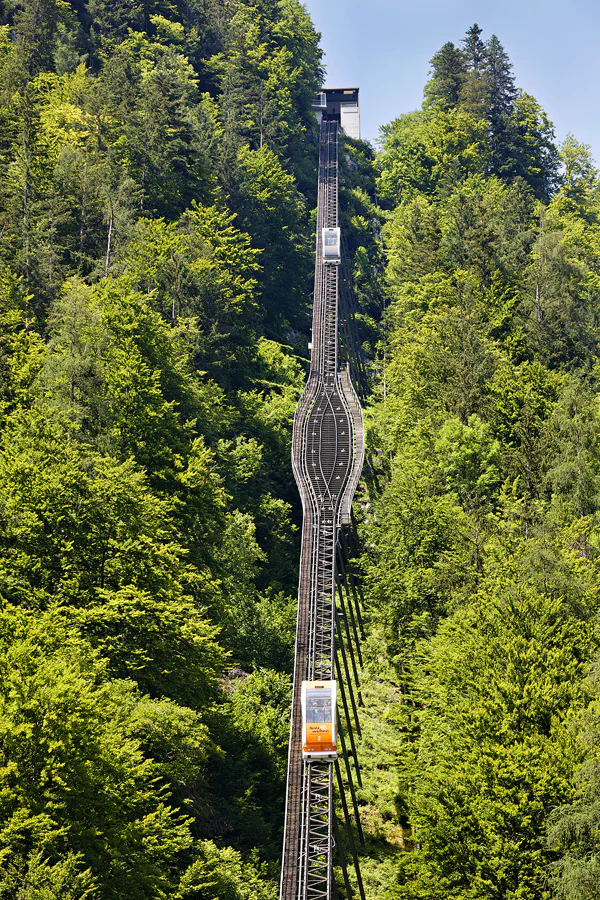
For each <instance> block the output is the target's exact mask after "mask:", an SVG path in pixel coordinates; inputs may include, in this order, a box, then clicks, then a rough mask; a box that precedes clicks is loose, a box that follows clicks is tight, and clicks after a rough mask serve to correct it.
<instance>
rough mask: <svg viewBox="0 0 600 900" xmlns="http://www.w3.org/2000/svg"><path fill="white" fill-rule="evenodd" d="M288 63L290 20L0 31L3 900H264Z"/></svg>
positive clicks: (138, 13)
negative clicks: (240, 676) (238, 670)
mask: <svg viewBox="0 0 600 900" xmlns="http://www.w3.org/2000/svg"><path fill="white" fill-rule="evenodd" d="M320 59H321V51H320V49H319V45H318V35H317V33H316V32H315V30H314V28H313V25H312V23H311V21H310V18H309V16H308V14H307V12H306V10H305V8H304V6H303V5H302V4H301V3H300V2H298V0H281V2H261V3H258V4H254V3H250V2H248V0H234V2H233V3H227V4H223V3H221V2H220V0H219V2H217V0H208V2H206V3H204V2H203V3H200V2H196V0H192V2H190V3H182V2H179V0H176V2H174V3H164V2H162V0H157V2H150V3H146V2H144V3H142V2H138V0H131V2H127V3H117V2H114V0H90V2H89V3H84V4H75V5H74V4H69V3H66V2H63V0H41V2H37V0H15V2H12V0H10V2H7V3H0V208H1V212H0V232H1V233H2V245H1V247H0V480H1V488H0V559H1V562H0V596H1V599H2V623H1V624H2V629H1V630H2V634H3V638H2V648H0V656H1V657H2V661H1V662H0V670H1V677H2V678H3V679H4V683H3V685H2V692H1V693H2V697H1V702H2V704H3V706H2V709H1V710H0V720H1V721H0V732H1V734H0V744H1V748H0V749H1V752H0V758H1V762H2V766H3V767H4V768H3V769H2V773H0V779H1V780H2V787H1V789H0V893H1V894H2V896H6V897H7V898H17V897H22V898H30V900H34V898H36V900H39V898H48V900H50V898H54V897H57V898H58V897H60V898H64V900H67V898H72V900H75V898H82V900H83V898H88V897H89V898H93V900H99V898H104V897H106V898H118V897H128V898H132V900H133V898H138V897H139V898H142V897H167V896H172V897H182V898H183V897H190V898H192V897H205V898H210V900H215V897H217V896H219V897H229V898H231V900H244V898H248V900H250V898H251V897H252V898H257V897H260V898H265V900H266V898H267V897H272V896H273V893H274V877H273V876H274V871H275V867H273V865H272V864H271V867H269V868H266V867H265V865H263V863H262V862H261V860H264V859H265V858H270V859H271V860H272V859H274V858H275V857H276V855H277V853H278V852H279V848H280V844H281V829H282V826H283V802H282V797H283V791H284V774H283V773H284V768H285V743H286V741H287V726H288V719H289V693H290V685H289V678H288V675H287V672H288V671H289V670H290V669H291V666H292V648H293V639H294V631H295V606H296V604H295V599H294V595H295V591H296V583H297V566H296V536H297V520H298V518H299V503H298V498H297V495H296V492H295V491H294V489H293V486H292V483H291V471H290V462H289V456H290V431H291V422H292V417H293V412H294V408H295V405H296V402H297V399H298V396H299V394H300V391H301V388H302V383H303V381H304V368H303V357H304V355H305V353H304V348H305V345H306V327H307V319H306V313H307V309H308V303H309V297H310V291H311V287H312V286H311V279H310V277H309V275H310V268H311V257H310V247H311V243H312V238H311V227H310V208H311V206H312V205H313V203H314V190H315V182H316V159H317V153H316V146H315V142H314V140H313V139H311V138H310V136H311V135H312V137H313V138H314V131H315V120H314V115H313V113H312V109H311V105H312V100H313V97H314V92H315V90H316V89H317V87H318V86H319V85H320V83H321V79H322V74H323V73H322V69H321V66H320ZM307 133H308V134H309V140H307V139H306V136H307ZM290 342H293V343H294V346H290ZM299 351H300V353H299ZM240 664H242V665H243V666H244V667H245V668H246V670H247V671H248V677H247V686H244V687H240V688H239V691H238V690H237V688H236V690H235V691H233V692H230V691H229V684H230V681H231V679H229V678H228V673H229V672H230V671H232V669H231V667H232V666H239V665H240ZM263 670H265V671H267V670H268V671H267V673H266V674H260V675H259V674H258V672H259V671H260V672H261V673H262V672H263ZM233 671H235V668H234V669H233ZM284 673H285V674H284ZM238 694H239V696H238ZM243 698H245V699H243ZM230 845H235V846H236V847H237V848H238V849H237V850H234V849H233V847H232V846H230ZM240 850H241V851H243V855H242V854H241V852H239V851H240Z"/></svg>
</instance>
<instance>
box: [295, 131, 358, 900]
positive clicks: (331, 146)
mask: <svg viewBox="0 0 600 900" xmlns="http://www.w3.org/2000/svg"><path fill="white" fill-rule="evenodd" d="M338 137H339V123H338V122H337V121H332V120H328V119H327V118H324V119H323V121H322V123H321V132H320V141H319V176H318V177H319V181H318V205H317V241H316V261H315V287H314V306H313V336H312V352H311V365H310V372H309V376H308V380H307V383H306V387H305V390H304V393H303V395H302V397H301V399H300V402H299V404H298V408H297V410H296V415H295V419H294V431H293V441H292V464H293V469H294V475H295V478H296V482H297V484H298V489H299V492H300V496H301V499H302V508H303V528H302V548H301V557H300V582H299V589H298V619H297V631H296V652H295V663H294V688H293V699H292V718H291V730H290V743H289V756H288V781H287V795H286V815H285V832H284V846H283V861H282V871H281V892H280V897H281V900H332V898H335V897H336V895H337V890H336V886H335V884H334V879H333V850H334V837H335V831H336V821H335V818H334V809H333V782H334V773H335V772H337V775H338V784H340V785H341V774H340V768H339V765H338V763H337V762H335V763H333V762H332V761H330V760H327V761H323V760H305V759H303V756H302V740H303V738H302V714H301V703H300V697H301V687H302V682H303V681H304V680H311V681H312V680H325V681H327V680H333V679H335V678H336V674H339V673H341V671H342V667H341V666H340V662H339V660H337V659H336V629H337V630H338V631H339V628H340V621H339V613H338V611H337V609H336V591H337V590H339V583H338V581H339V579H338V562H337V559H338V553H339V544H340V530H341V528H342V527H343V526H345V525H348V524H349V523H350V519H351V505H352V498H353V495H354V492H355V490H356V486H357V484H358V480H359V478H360V474H361V470H362V465H363V460H364V427H363V420H362V411H361V407H360V402H359V400H358V397H357V394H356V392H355V390H354V387H353V385H352V382H351V379H350V372H349V367H348V366H347V365H346V366H345V367H342V366H340V364H339V351H338V330H339V325H340V323H339V310H338V305H339V289H340V284H339V281H340V271H339V267H338V266H336V265H332V264H330V263H327V262H325V260H324V258H323V247H322V240H321V235H322V233H323V228H337V227H338ZM346 627H348V624H347V621H346ZM344 666H345V668H346V669H347V665H346V660H345V659H344ZM348 671H349V670H348ZM344 705H345V708H346V721H347V722H348V721H349V714H348V710H347V701H346V700H345V699H344ZM341 737H342V740H343V733H342V734H341ZM343 747H344V752H345V742H344V745H343ZM345 762H346V766H347V771H348V774H349V766H348V759H347V756H346V759H345ZM355 762H356V760H355ZM343 804H344V809H346V800H345V798H343ZM345 878H347V876H346V875H345Z"/></svg>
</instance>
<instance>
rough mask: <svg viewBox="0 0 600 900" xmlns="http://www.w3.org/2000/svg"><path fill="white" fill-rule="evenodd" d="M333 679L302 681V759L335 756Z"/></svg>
mask: <svg viewBox="0 0 600 900" xmlns="http://www.w3.org/2000/svg"><path fill="white" fill-rule="evenodd" d="M336 695H337V688H336V683H335V681H303V682H302V755H303V757H304V758H305V759H335V758H336V757H337V727H336V700H337V696H336Z"/></svg>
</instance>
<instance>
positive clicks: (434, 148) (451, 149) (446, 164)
mask: <svg viewBox="0 0 600 900" xmlns="http://www.w3.org/2000/svg"><path fill="white" fill-rule="evenodd" d="M382 134H383V152H382V154H381V156H380V161H379V166H380V169H381V176H380V179H379V187H378V193H379V194H380V196H381V197H382V199H384V200H385V201H386V202H387V203H390V204H393V205H396V204H398V203H399V202H401V201H402V202H403V201H406V200H410V199H411V198H412V197H414V196H415V195H416V194H417V193H420V194H425V195H430V194H435V193H436V192H438V191H439V192H445V191H447V190H448V189H449V188H450V189H451V188H452V187H453V185H454V184H455V183H457V182H458V181H461V180H462V179H463V178H464V177H466V176H468V175H473V174H478V173H483V172H485V159H486V152H487V151H486V143H485V141H486V129H485V126H484V124H483V123H482V122H479V121H477V119H475V118H473V117H472V116H471V115H469V113H466V112H463V111H462V110H452V111H451V112H450V113H442V112H440V111H437V110H434V111H432V112H428V113H421V112H415V113H409V114H407V115H404V116H401V117H400V118H398V119H396V120H395V121H394V122H392V124H391V125H386V126H384V128H383V129H382Z"/></svg>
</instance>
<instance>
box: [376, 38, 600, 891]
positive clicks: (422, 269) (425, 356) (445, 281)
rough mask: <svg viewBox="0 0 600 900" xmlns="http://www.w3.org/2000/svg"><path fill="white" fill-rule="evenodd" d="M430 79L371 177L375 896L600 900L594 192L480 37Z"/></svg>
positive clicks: (589, 174) (591, 169) (575, 152)
mask: <svg viewBox="0 0 600 900" xmlns="http://www.w3.org/2000/svg"><path fill="white" fill-rule="evenodd" d="M431 65H432V70H431V78H430V81H429V82H428V84H427V86H426V88H425V101H424V104H423V108H422V110H421V111H418V112H414V113H410V114H408V115H404V116H401V117H400V118H399V119H397V120H395V121H394V122H393V123H391V125H388V126H385V127H384V128H383V129H382V135H383V140H382V145H381V152H380V153H379V155H378V157H377V159H376V167H377V169H378V172H379V176H378V192H379V195H380V196H381V197H382V199H383V201H384V202H385V204H386V205H387V206H388V207H389V212H388V213H387V214H386V221H385V224H384V227H383V237H384V242H385V246H386V256H387V265H386V272H385V283H386V288H387V293H388V296H389V298H390V301H391V302H390V304H389V308H388V310H387V315H386V318H385V322H384V325H385V334H384V336H383V340H382V346H381V350H380V353H381V357H382V360H381V374H382V379H381V383H380V384H378V385H377V387H376V394H375V398H374V401H373V403H372V404H371V409H370V412H369V435H368V443H369V446H370V448H371V459H372V463H373V466H374V472H373V475H374V477H373V479H372V481H371V482H370V484H369V496H368V501H369V502H368V503H367V502H365V503H364V504H363V505H362V509H361V516H362V528H363V533H364V537H365V553H364V555H363V560H362V562H363V568H364V571H365V574H366V584H367V596H368V599H369V601H370V607H369V609H370V613H369V616H370V620H371V621H370V627H371V628H372V629H373V631H374V633H375V634H377V635H378V638H377V641H378V644H377V652H378V653H379V654H380V656H381V655H382V654H385V656H386V658H387V660H391V661H392V664H393V667H394V670H393V678H394V679H395V684H396V685H397V696H396V698H395V701H393V702H391V705H390V709H389V715H390V716H391V717H392V718H393V721H394V723H395V729H394V739H395V741H397V744H396V743H394V740H392V739H389V740H388V741H387V742H386V746H394V755H393V765H395V771H396V774H397V779H398V781H397V784H396V793H395V795H393V794H392V797H391V798H390V795H389V794H387V795H386V797H385V798H384V796H383V795H382V794H381V793H380V788H379V786H378V785H377V784H370V786H369V790H368V791H367V792H366V793H365V794H364V795H362V798H361V799H362V800H363V802H364V804H365V818H366V820H367V822H368V826H367V831H368V834H369V841H370V842H371V843H370V846H369V851H368V852H369V855H370V856H371V859H370V860H369V861H368V862H366V865H365V871H366V872H367V873H368V881H367V883H368V885H369V888H370V890H371V891H372V895H373V896H382V897H389V898H393V900H398V898H406V900H408V898H411V900H415V898H422V900H435V898H439V900H442V898H444V900H447V898H453V900H480V898H490V900H491V898H494V900H525V898H539V900H550V898H551V897H559V898H563V900H587V898H590V900H591V898H592V897H595V896H596V895H597V893H598V889H597V873H598V867H597V858H598V850H599V845H598V822H599V818H598V784H599V769H598V759H597V738H598V734H597V732H598V727H597V726H598V723H597V712H598V710H597V705H598V704H597V671H596V670H597V654H598V650H597V624H598V591H597V566H598V559H599V557H598V547H599V536H600V533H599V531H598V503H599V499H600V494H599V482H598V477H599V475H600V464H599V460H598V447H599V446H600V422H599V419H598V380H597V368H596V357H597V354H598V324H597V316H596V308H597V304H598V300H599V294H598V285H597V279H596V270H597V262H596V253H597V247H598V237H599V234H598V230H597V229H598V226H597V211H598V190H597V187H598V185H597V178H598V173H597V170H596V167H595V165H594V163H593V160H592V158H591V156H590V152H589V148H587V147H586V146H585V145H581V144H579V143H578V142H577V141H576V140H575V138H573V137H572V136H569V137H568V138H567V140H566V141H565V143H564V144H563V147H562V149H561V151H560V152H561V160H562V165H563V174H562V177H561V178H560V179H559V178H558V177H557V176H558V167H557V164H558V151H557V148H556V147H555V145H554V139H553V132H552V126H551V123H550V122H549V121H548V119H547V117H546V116H545V114H544V112H543V110H542V109H541V107H540V106H539V104H538V103H537V102H536V101H535V99H534V98H532V97H531V96H529V95H528V94H526V93H525V92H523V91H521V90H519V89H518V88H517V87H516V83H515V80H514V75H513V72H512V66H511V63H510V60H509V59H508V57H507V55H506V53H505V51H504V49H503V47H502V45H501V44H500V42H499V40H498V39H497V38H496V37H495V36H492V37H491V38H490V39H489V40H488V41H485V40H484V39H483V36H482V32H481V29H480V28H479V27H478V26H476V25H475V26H473V27H472V28H470V29H469V31H468V32H467V36H466V38H465V40H464V41H463V44H462V46H461V48H460V49H459V48H457V47H456V46H455V45H454V44H451V43H447V44H445V45H444V46H443V47H442V49H441V50H440V51H438V53H436V54H435V55H434V57H433V59H432V61H431ZM458 126H460V127H461V129H462V131H461V132H458V134H459V135H460V136H461V139H460V141H458V142H457V143H456V144H455V145H454V146H453V145H452V143H449V146H450V147H452V149H451V151H450V152H449V153H448V154H447V155H445V154H444V153H439V152H438V150H439V148H440V147H443V146H444V143H443V141H444V140H446V139H448V138H449V136H450V135H451V134H453V135H455V136H456V135H457V128H458ZM371 656H372V657H373V658H377V653H373V651H372V650H371ZM381 669H382V670H385V663H382V664H381ZM590 672H591V675H590ZM387 677H392V676H390V675H388V676H387ZM381 682H382V683H384V682H385V678H383V677H382V679H381ZM381 690H382V691H384V690H385V688H383V687H382V688H381ZM373 702H374V703H375V704H376V703H377V701H376V700H375V699H374V700H373ZM368 715H369V721H370V715H371V713H370V711H369V714H368ZM369 727H371V724H370V726H369ZM370 740H371V741H373V739H372V738H370ZM376 753H379V754H381V758H382V759H386V761H387V765H389V760H387V757H386V754H385V751H384V750H381V749H378V750H377V751H376ZM384 770H385V766H384ZM373 798H376V809H375V810H373V809H372V808H371V806H370V804H372V802H373ZM382 820H383V821H384V822H385V823H386V828H384V827H383V825H382ZM373 860H376V861H377V862H376V863H375V864H374V863H373Z"/></svg>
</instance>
